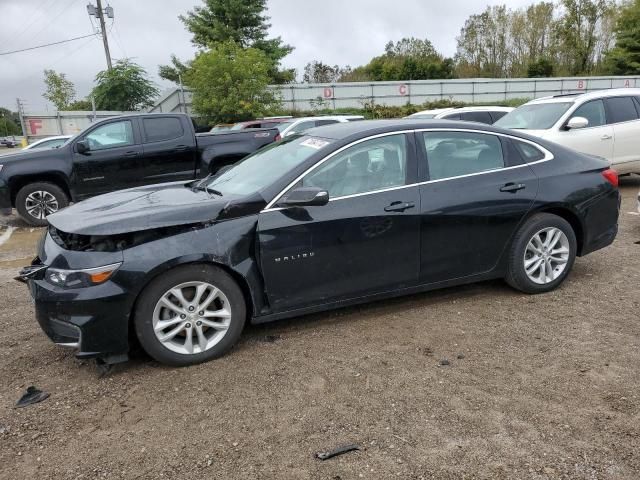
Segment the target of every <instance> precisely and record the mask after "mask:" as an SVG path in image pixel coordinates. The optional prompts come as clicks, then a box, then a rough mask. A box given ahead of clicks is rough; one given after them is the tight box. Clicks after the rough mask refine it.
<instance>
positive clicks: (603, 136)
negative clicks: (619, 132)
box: [600, 133, 613, 140]
mask: <svg viewBox="0 0 640 480" xmlns="http://www.w3.org/2000/svg"><path fill="white" fill-rule="evenodd" d="M612 138H613V137H612V136H611V135H609V134H606V133H605V134H604V135H602V136H601V137H600V139H601V140H611V139H612Z"/></svg>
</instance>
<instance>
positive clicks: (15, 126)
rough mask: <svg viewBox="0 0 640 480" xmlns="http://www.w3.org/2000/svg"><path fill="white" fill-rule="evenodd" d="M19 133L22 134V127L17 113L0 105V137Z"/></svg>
mask: <svg viewBox="0 0 640 480" xmlns="http://www.w3.org/2000/svg"><path fill="white" fill-rule="evenodd" d="M20 134H22V127H21V126H20V117H19V116H18V114H17V113H15V112H12V111H11V110H8V109H6V108H2V107H0V137H4V136H7V135H20Z"/></svg>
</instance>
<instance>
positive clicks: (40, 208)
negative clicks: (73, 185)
mask: <svg viewBox="0 0 640 480" xmlns="http://www.w3.org/2000/svg"><path fill="white" fill-rule="evenodd" d="M68 205H69V198H68V197H67V194H66V193H65V192H64V190H62V189H61V188H60V187H59V186H57V185H55V184H53V183H49V182H37V183H30V184H28V185H25V186H24V187H22V188H21V189H20V190H19V191H18V194H17V195H16V210H17V211H18V214H19V215H20V216H21V217H22V219H23V220H24V221H26V222H27V223H28V224H29V225H33V226H36V227H44V226H46V225H47V217H48V216H49V215H51V214H52V213H55V212H57V211H58V210H60V209H61V208H64V207H66V206H68Z"/></svg>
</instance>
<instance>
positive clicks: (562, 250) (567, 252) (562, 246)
mask: <svg viewBox="0 0 640 480" xmlns="http://www.w3.org/2000/svg"><path fill="white" fill-rule="evenodd" d="M576 250H577V242H576V236H575V233H574V231H573V228H572V227H571V225H570V224H569V223H568V222H567V221H566V220H564V219H563V218H561V217H558V216H557V215H552V214H548V213H541V214H537V215H534V216H533V217H531V218H530V219H529V220H528V221H527V222H526V223H525V224H524V225H523V226H522V227H521V228H520V230H519V231H518V233H517V234H516V236H515V238H514V240H513V244H512V245H511V251H510V253H509V264H508V271H507V276H506V280H507V283H509V285H511V286H512V287H514V288H516V289H518V290H521V291H523V292H526V293H543V292H548V291H551V290H553V289H554V288H556V287H557V286H558V285H560V284H561V283H562V282H563V281H564V279H565V278H566V277H567V275H568V274H569V271H570V270H571V267H573V263H574V261H575V257H576Z"/></svg>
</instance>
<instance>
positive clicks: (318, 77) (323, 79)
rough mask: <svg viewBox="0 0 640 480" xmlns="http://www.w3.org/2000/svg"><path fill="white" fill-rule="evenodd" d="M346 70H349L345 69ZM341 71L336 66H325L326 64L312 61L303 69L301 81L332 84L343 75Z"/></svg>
mask: <svg viewBox="0 0 640 480" xmlns="http://www.w3.org/2000/svg"><path fill="white" fill-rule="evenodd" d="M347 69H350V68H349V67H347ZM343 71H344V70H343V69H342V68H340V67H339V66H338V65H334V66H333V67H332V66H331V65H327V64H326V63H323V62H320V61H317V60H314V61H313V62H309V63H307V64H306V65H305V67H304V74H303V75H302V81H303V82H304V83H333V82H337V81H338V79H339V78H340V77H341V76H342V74H343Z"/></svg>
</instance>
